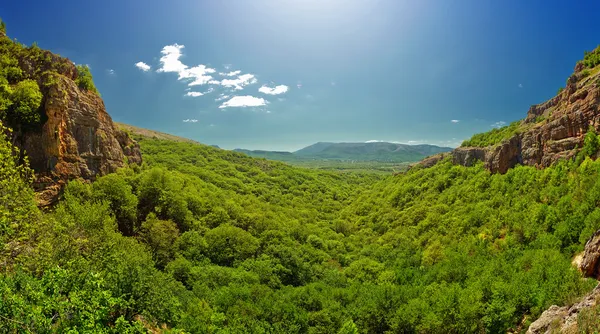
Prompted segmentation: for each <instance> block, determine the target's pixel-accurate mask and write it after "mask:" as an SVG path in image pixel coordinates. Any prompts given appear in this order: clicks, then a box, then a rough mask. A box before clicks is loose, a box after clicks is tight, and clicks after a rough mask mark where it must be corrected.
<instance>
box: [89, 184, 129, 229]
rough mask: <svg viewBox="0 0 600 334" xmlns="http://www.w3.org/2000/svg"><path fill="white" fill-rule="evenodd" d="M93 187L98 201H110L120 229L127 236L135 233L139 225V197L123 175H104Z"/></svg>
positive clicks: (94, 195)
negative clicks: (137, 215)
mask: <svg viewBox="0 0 600 334" xmlns="http://www.w3.org/2000/svg"><path fill="white" fill-rule="evenodd" d="M92 188H93V197H94V198H95V199H96V200H97V201H108V202H109V204H110V209H111V210H112V212H113V213H114V215H115V218H116V220H117V223H118V225H119V231H121V233H123V234H124V235H127V236H131V235H133V234H134V233H135V229H136V228H137V227H138V226H137V224H136V222H137V221H136V213H137V205H138V199H137V197H136V196H135V195H134V194H133V192H132V189H131V186H130V185H129V184H127V182H126V181H125V179H124V178H123V176H121V175H119V174H109V175H106V176H103V177H101V178H99V179H98V180H97V181H96V182H94V184H93V185H92Z"/></svg>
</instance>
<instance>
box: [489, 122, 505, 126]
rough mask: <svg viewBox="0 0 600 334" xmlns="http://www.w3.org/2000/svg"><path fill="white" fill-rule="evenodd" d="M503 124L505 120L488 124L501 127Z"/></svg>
mask: <svg viewBox="0 0 600 334" xmlns="http://www.w3.org/2000/svg"><path fill="white" fill-rule="evenodd" d="M504 125H506V122H504V121H499V122H496V123H494V124H492V125H490V126H491V127H492V128H501V127H503V126H504Z"/></svg>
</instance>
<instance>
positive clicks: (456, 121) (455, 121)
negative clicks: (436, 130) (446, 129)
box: [450, 119, 460, 124]
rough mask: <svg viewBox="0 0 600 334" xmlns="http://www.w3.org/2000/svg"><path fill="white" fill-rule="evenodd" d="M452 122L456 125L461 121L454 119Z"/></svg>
mask: <svg viewBox="0 0 600 334" xmlns="http://www.w3.org/2000/svg"><path fill="white" fill-rule="evenodd" d="M450 122H452V123H454V124H456V123H458V122H460V121H459V120H457V119H452V120H450Z"/></svg>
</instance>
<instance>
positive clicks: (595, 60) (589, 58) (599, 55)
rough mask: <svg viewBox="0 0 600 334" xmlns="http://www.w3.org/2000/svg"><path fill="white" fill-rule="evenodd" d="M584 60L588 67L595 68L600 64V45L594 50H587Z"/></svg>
mask: <svg viewBox="0 0 600 334" xmlns="http://www.w3.org/2000/svg"><path fill="white" fill-rule="evenodd" d="M582 62H583V64H584V65H585V67H587V68H594V67H596V65H598V64H600V46H599V47H597V48H596V49H594V50H593V51H585V52H584V56H583V60H582Z"/></svg>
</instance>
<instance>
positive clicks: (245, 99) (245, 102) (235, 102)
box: [219, 95, 267, 109]
mask: <svg viewBox="0 0 600 334" xmlns="http://www.w3.org/2000/svg"><path fill="white" fill-rule="evenodd" d="M266 104H267V101H266V100H265V99H263V98H260V97H254V96H250V95H246V96H234V97H232V98H231V99H230V100H229V101H225V102H224V103H223V104H222V105H220V106H219V108H220V109H223V108H229V107H261V106H264V105H266Z"/></svg>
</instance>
